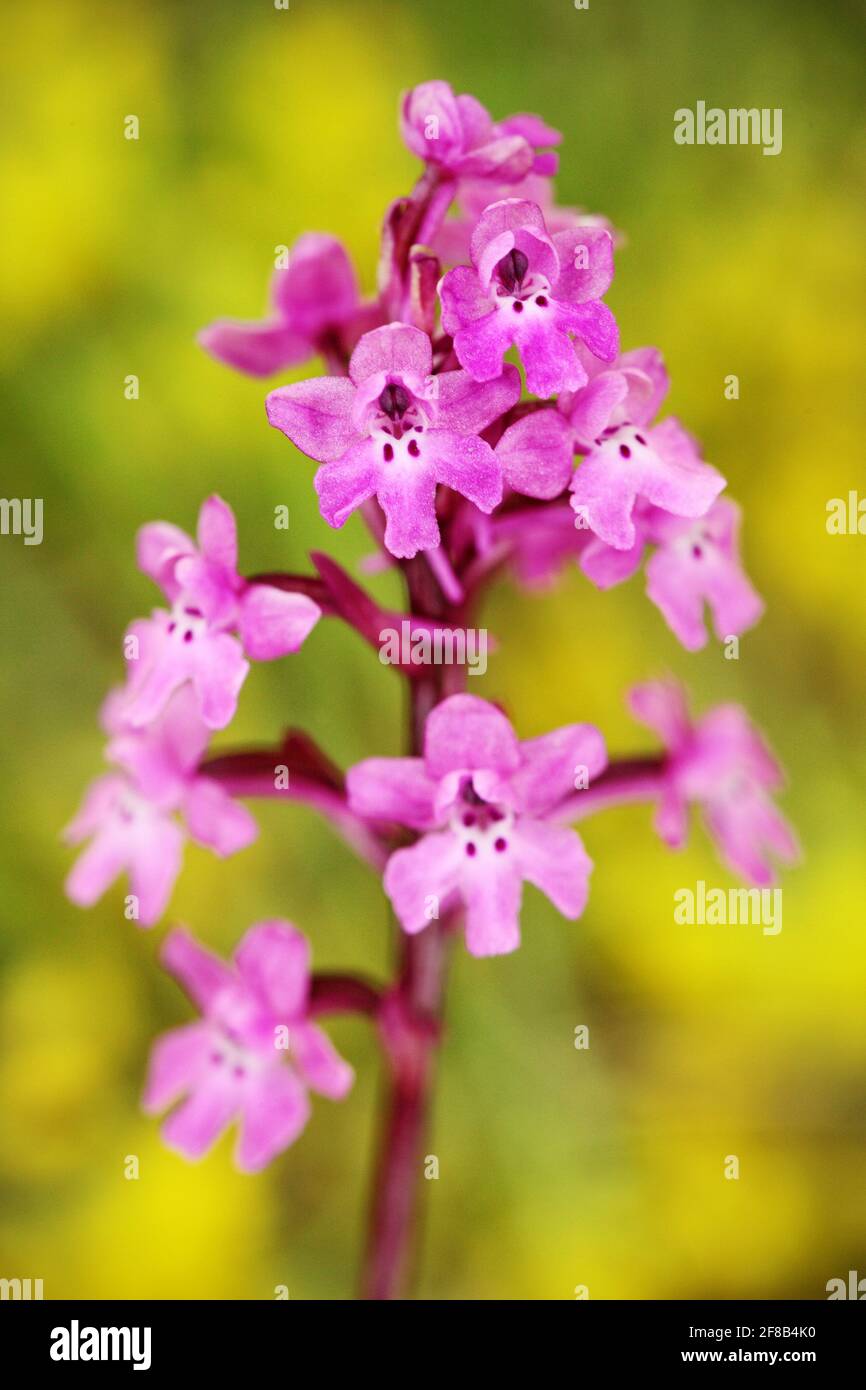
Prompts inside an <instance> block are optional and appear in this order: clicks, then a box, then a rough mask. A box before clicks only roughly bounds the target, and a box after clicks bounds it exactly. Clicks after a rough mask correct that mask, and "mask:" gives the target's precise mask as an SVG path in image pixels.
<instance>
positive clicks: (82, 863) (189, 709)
mask: <svg viewBox="0 0 866 1390" xmlns="http://www.w3.org/2000/svg"><path fill="white" fill-rule="evenodd" d="M103 724H104V726H105V728H106V730H107V732H108V733H109V734H110V735H111V739H110V742H109V744H108V748H107V750H106V756H107V757H108V759H109V761H110V762H112V763H114V764H116V765H117V766H118V767H119V768H120V769H121V771H118V772H109V773H106V775H105V776H103V777H99V778H97V780H96V781H95V782H93V783H92V784H91V786H90V788H89V789H88V791H87V794H86V796H85V798H84V802H83V804H82V806H81V809H80V810H79V812H78V814H77V815H76V817H75V819H74V820H73V821H72V822H71V824H70V825H69V826H68V827H67V828H66V831H65V832H64V834H65V838H66V840H67V842H68V843H69V844H73V845H77V844H81V843H82V842H83V841H85V840H88V841H89V844H88V845H87V847H86V849H84V850H83V851H82V853H81V854H80V855H79V857H78V859H77V860H76V862H75V864H74V865H73V867H72V870H71V872H70V873H69V876H68V878H67V880H66V892H67V894H68V896H69V897H70V898H71V899H72V901H73V902H74V903H77V904H78V906H79V907H92V906H93V904H94V903H95V902H96V901H97V899H99V898H101V897H102V894H103V893H104V892H105V890H106V888H108V887H109V885H110V884H111V883H113V882H114V880H115V879H116V878H117V877H118V876H119V875H120V874H122V873H127V874H128V875H129V882H130V888H131V891H132V893H133V895H134V897H135V898H137V899H138V910H137V914H136V915H135V917H134V918H133V920H137V921H138V922H139V923H140V925H141V926H143V927H149V926H152V925H153V923H154V922H156V921H158V919H159V918H160V917H161V916H162V914H163V912H164V911H165V909H166V907H167V905H168V900H169V898H170V896H171V892H172V889H173V887H174V884H175V880H176V879H177V876H178V874H179V873H180V868H181V861H182V858H183V846H184V842H185V841H186V839H187V835H189V837H190V838H191V839H193V840H195V841H197V843H198V844H201V845H206V846H207V847H208V848H209V849H212V850H213V851H214V852H215V853H216V854H218V855H220V856H221V857H224V856H226V855H229V854H234V853H235V852H236V851H237V850H239V849H244V848H245V847H246V846H247V845H249V844H251V843H252V841H253V840H254V839H255V838H256V835H257V834H258V830H257V827H256V823H255V821H254V820H253V818H252V816H251V815H250V813H249V811H247V810H246V808H245V807H243V806H240V805H239V804H238V803H237V802H236V801H234V800H233V799H232V798H231V796H229V795H228V793H227V792H226V791H225V790H224V789H223V788H222V787H221V786H220V785H219V784H218V783H217V782H215V781H214V780H213V779H212V778H210V777H203V776H199V774H198V771H197V768H198V765H199V762H200V759H201V755H202V753H203V752H204V750H205V747H206V746H207V741H208V737H209V732H210V731H209V730H208V728H207V726H206V725H205V724H204V723H203V721H202V720H201V718H200V716H199V714H198V711H197V704H196V700H195V696H194V693H193V691H192V690H191V689H190V688H189V687H186V688H185V689H183V690H179V691H178V692H177V694H176V695H174V696H173V697H172V698H171V700H170V701H169V703H168V704H167V705H166V707H165V709H164V710H163V712H162V714H161V715H160V716H159V718H157V719H156V720H155V721H154V722H153V724H151V725H150V726H149V727H148V728H147V729H135V728H131V727H130V726H129V725H128V724H127V723H126V722H125V720H124V718H123V698H122V695H120V694H119V693H118V694H114V695H112V696H110V697H109V699H108V701H106V704H105V706H104V709H103ZM179 817H180V818H182V819H179Z"/></svg>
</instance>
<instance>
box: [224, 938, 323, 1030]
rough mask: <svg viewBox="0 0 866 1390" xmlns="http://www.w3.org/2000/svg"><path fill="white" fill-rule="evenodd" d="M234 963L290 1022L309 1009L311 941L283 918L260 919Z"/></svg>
mask: <svg viewBox="0 0 866 1390" xmlns="http://www.w3.org/2000/svg"><path fill="white" fill-rule="evenodd" d="M234 962H235V965H236V966H237V968H238V971H239V973H240V975H241V977H242V979H243V980H244V982H245V983H246V984H247V985H248V986H249V987H250V989H252V990H254V992H255V993H256V995H257V996H258V998H259V999H260V1000H262V1002H263V1003H264V1004H265V1005H266V1007H267V1008H268V1010H269V1011H270V1012H271V1013H273V1015H274V1016H275V1018H277V1019H278V1020H280V1021H283V1022H286V1021H288V1020H291V1019H296V1018H298V1017H299V1016H300V1015H301V1014H302V1013H303V1012H304V1010H305V1008H306V1004H307V998H308V995H309V992H310V943H309V942H308V940H307V938H306V937H305V936H304V934H303V932H300V931H298V929H297V927H294V926H292V924H291V922H287V921H285V920H284V919H283V918H282V917H275V918H272V919H271V920H270V921H266V922H257V923H256V924H255V926H252V927H250V928H249V930H248V931H247V932H245V933H244V935H243V937H242V939H241V941H240V944H239V945H238V947H237V950H236V951H235V953H234Z"/></svg>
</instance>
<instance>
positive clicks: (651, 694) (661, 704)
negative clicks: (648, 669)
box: [628, 681, 691, 749]
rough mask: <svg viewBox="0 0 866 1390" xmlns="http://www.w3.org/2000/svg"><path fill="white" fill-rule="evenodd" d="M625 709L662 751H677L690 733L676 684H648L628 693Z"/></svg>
mask: <svg viewBox="0 0 866 1390" xmlns="http://www.w3.org/2000/svg"><path fill="white" fill-rule="evenodd" d="M628 703H629V708H630V710H631V712H632V714H633V715H634V717H635V719H638V720H640V722H641V724H645V725H646V727H647V728H648V729H652V731H653V733H655V734H658V736H659V738H660V739H661V741H662V743H663V744H664V745H665V747H666V748H669V749H677V748H680V747H681V746H682V745H683V743H685V741H686V739H687V738H688V737H689V735H690V732H691V726H690V724H689V713H688V708H687V706H686V700H685V693H684V691H683V688H682V686H681V685H680V684H679V682H678V681H648V682H647V684H646V685H635V686H633V687H632V689H631V691H630V692H629V699H628Z"/></svg>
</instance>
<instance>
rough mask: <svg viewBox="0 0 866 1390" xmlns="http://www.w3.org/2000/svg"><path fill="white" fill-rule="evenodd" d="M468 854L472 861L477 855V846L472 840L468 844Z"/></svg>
mask: <svg viewBox="0 0 866 1390" xmlns="http://www.w3.org/2000/svg"><path fill="white" fill-rule="evenodd" d="M466 853H467V854H468V855H469V858H470V859H471V858H472V857H473V855H474V854H475V846H474V844H473V843H472V841H471V840H470V841H469V842H468V844H467V846H466Z"/></svg>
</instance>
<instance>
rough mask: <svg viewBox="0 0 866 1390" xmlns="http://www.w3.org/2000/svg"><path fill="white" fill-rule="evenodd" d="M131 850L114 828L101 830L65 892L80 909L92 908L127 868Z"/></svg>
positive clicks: (75, 867) (72, 872) (78, 862)
mask: <svg viewBox="0 0 866 1390" xmlns="http://www.w3.org/2000/svg"><path fill="white" fill-rule="evenodd" d="M127 857H128V846H127V844H126V843H125V842H124V840H123V838H122V836H120V835H119V834H118V833H117V830H116V828H115V827H114V826H107V827H106V828H105V829H104V830H103V829H100V830H98V831H97V832H96V834H95V835H94V838H93V839H92V840H91V842H90V844H89V845H88V846H87V848H86V849H85V850H83V851H82V852H81V854H80V855H79V856H78V858H77V859H76V861H75V863H74V864H73V866H72V868H71V870H70V871H69V874H68V875H67V878H66V883H65V884H64V891H65V893H66V896H67V897H68V898H69V900H70V901H71V902H74V903H75V904H76V906H78V907H92V906H93V904H94V903H95V902H97V901H98V899H99V898H101V897H102V895H103V893H104V892H105V890H106V888H108V887H109V886H110V885H111V884H112V883H113V882H114V880H115V879H116V878H117V877H118V875H119V874H121V873H122V872H123V870H124V869H125V868H126V865H127Z"/></svg>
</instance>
